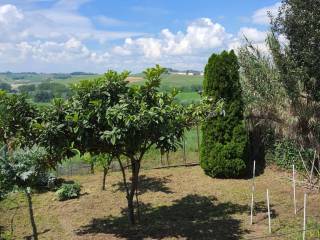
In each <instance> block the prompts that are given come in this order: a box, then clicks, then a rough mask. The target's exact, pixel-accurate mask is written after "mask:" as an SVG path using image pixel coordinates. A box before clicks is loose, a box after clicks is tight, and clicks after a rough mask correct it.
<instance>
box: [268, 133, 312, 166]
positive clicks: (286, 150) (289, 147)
mask: <svg viewBox="0 0 320 240" xmlns="http://www.w3.org/2000/svg"><path fill="white" fill-rule="evenodd" d="M299 149H300V148H299V146H298V145H297V144H296V143H295V142H294V141H292V140H289V139H282V140H278V141H277V142H276V143H275V147H274V158H273V161H271V162H272V163H274V164H276V165H277V166H279V167H282V168H284V169H292V164H294V165H295V168H296V169H297V170H303V169H304V166H303V163H302V161H301V157H300V155H299ZM300 153H301V156H302V158H303V160H305V163H306V164H307V166H311V164H312V160H313V150H312V149H306V150H303V151H302V150H301V151H300Z"/></svg>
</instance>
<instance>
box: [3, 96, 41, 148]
mask: <svg viewBox="0 0 320 240" xmlns="http://www.w3.org/2000/svg"><path fill="white" fill-rule="evenodd" d="M37 114H38V113H37V110H36V108H35V107H34V106H33V105H31V104H30V103H29V102H28V101H27V99H26V97H25V96H23V95H15V94H6V93H4V92H1V91H0V142H2V143H6V144H9V145H11V144H12V142H13V141H18V143H19V144H21V145H22V146H32V145H33V144H34V143H35V142H34V139H35V135H34V134H35V133H34V131H33V130H32V125H33V123H34V122H35V121H36V118H37Z"/></svg>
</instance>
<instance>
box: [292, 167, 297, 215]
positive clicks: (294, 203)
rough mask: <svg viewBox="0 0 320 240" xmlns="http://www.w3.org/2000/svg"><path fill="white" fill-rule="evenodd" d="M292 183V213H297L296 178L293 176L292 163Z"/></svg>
mask: <svg viewBox="0 0 320 240" xmlns="http://www.w3.org/2000/svg"><path fill="white" fill-rule="evenodd" d="M292 185H293V208H294V215H297V202H296V178H295V168H294V164H293V165H292Z"/></svg>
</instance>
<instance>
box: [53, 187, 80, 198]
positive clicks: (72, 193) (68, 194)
mask: <svg viewBox="0 0 320 240" xmlns="http://www.w3.org/2000/svg"><path fill="white" fill-rule="evenodd" d="M80 191H81V186H80V184H79V183H72V184H62V186H61V187H60V188H59V189H58V190H57V191H56V196H57V198H58V200H59V201H65V200H68V199H73V198H78V197H79V196H80Z"/></svg>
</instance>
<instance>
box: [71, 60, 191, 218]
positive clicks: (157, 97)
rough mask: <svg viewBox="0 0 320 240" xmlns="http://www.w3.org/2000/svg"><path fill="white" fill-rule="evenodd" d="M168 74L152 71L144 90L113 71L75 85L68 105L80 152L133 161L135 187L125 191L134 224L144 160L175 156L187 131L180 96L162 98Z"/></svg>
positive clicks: (147, 73) (149, 72) (163, 71)
mask: <svg viewBox="0 0 320 240" xmlns="http://www.w3.org/2000/svg"><path fill="white" fill-rule="evenodd" d="M163 73H165V69H164V68H161V67H160V66H156V67H155V68H149V69H147V70H146V71H145V72H144V74H145V78H146V79H145V82H144V84H143V85H139V86H129V85H128V82H127V81H126V78H127V77H128V75H129V73H128V72H123V73H120V74H118V73H117V72H114V71H108V72H107V73H106V74H105V75H104V76H103V77H101V78H98V79H95V80H91V81H82V82H80V83H79V84H76V85H75V86H74V87H73V91H74V96H73V97H72V99H71V100H70V103H69V104H70V106H72V109H73V113H70V114H69V118H70V119H75V121H74V122H75V124H76V126H75V128H74V129H75V131H76V133H77V139H76V142H75V146H76V147H77V149H79V150H80V152H92V153H95V154H99V153H104V154H107V155H108V156H109V157H110V159H113V158H117V159H119V158H120V156H125V157H127V158H129V159H130V163H131V171H132V184H131V187H130V189H129V188H128V186H127V185H126V187H127V188H126V189H127V191H126V192H127V200H128V208H129V219H130V222H131V223H134V222H135V218H134V209H133V196H134V194H135V192H136V189H137V184H138V175H139V170H140V164H141V161H142V158H143V156H144V154H145V153H146V152H147V151H148V150H149V149H150V148H151V147H152V146H154V147H155V148H158V149H162V150H165V151H175V150H176V149H177V147H178V146H179V141H180V139H181V137H182V135H183V133H184V129H185V128H186V127H187V122H186V118H185V115H184V113H185V110H184V108H183V107H182V106H181V105H179V104H177V103H175V101H174V97H175V95H176V92H174V93H162V92H159V86H160V82H161V75H162V74H163ZM75 116H76V117H75ZM120 163H121V162H120ZM125 182H126V179H125Z"/></svg>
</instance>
